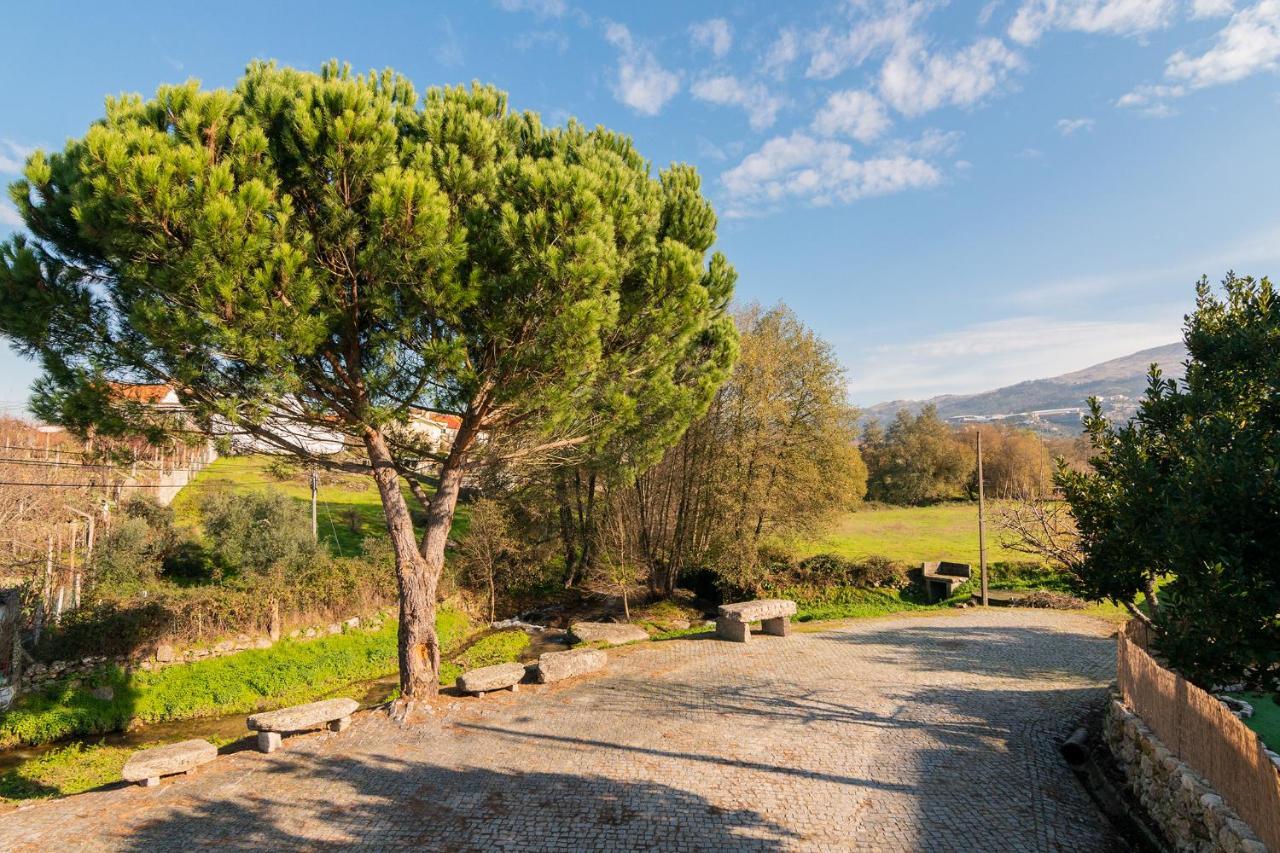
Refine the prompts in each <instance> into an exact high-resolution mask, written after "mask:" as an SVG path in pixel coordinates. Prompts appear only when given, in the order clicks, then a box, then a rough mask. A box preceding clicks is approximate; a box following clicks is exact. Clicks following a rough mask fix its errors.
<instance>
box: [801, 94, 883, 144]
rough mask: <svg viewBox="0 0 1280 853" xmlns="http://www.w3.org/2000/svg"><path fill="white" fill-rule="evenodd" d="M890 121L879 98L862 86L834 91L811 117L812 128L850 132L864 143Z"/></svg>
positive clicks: (826, 133)
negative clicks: (861, 87) (862, 88)
mask: <svg viewBox="0 0 1280 853" xmlns="http://www.w3.org/2000/svg"><path fill="white" fill-rule="evenodd" d="M892 125H893V119H891V118H889V114H888V111H887V110H886V109H885V107H884V104H883V103H881V102H880V99H879V98H877V97H876V96H875V95H873V94H871V93H870V92H867V91H864V90H861V89H850V90H848V91H844V92H833V93H832V94H831V96H830V97H828V98H827V103H826V104H825V105H824V106H823V107H822V109H820V110H819V111H818V114H817V116H815V117H814V119H813V129H814V130H815V131H816V132H818V133H820V134H822V135H823V136H851V137H853V138H854V139H856V140H858V141H859V142H863V143H867V142H872V141H874V140H876V139H878V138H879V137H880V136H883V135H884V133H885V131H887V130H888V129H889V128H890V127H891V126H892Z"/></svg>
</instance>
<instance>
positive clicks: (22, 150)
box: [0, 139, 36, 175]
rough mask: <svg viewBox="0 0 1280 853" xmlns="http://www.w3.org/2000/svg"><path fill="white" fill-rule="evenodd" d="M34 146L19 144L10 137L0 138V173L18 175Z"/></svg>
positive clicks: (33, 150)
mask: <svg viewBox="0 0 1280 853" xmlns="http://www.w3.org/2000/svg"><path fill="white" fill-rule="evenodd" d="M35 150H36V149H35V146H32V145H21V144H19V143H17V142H14V141H13V140H12V139H0V175H18V174H21V173H22V169H23V167H24V166H26V161H27V158H28V157H30V156H31V155H32V154H33V153H34V152H35Z"/></svg>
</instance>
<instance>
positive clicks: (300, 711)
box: [247, 699, 360, 732]
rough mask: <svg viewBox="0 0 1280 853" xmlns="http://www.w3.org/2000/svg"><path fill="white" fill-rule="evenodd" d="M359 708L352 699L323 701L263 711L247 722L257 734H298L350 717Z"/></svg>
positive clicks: (357, 703) (358, 704)
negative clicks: (304, 730)
mask: <svg viewBox="0 0 1280 853" xmlns="http://www.w3.org/2000/svg"><path fill="white" fill-rule="evenodd" d="M359 707H360V703H359V702H357V701H356V700H354V699H325V700H324V701H322V702H310V703H308V704H306V705H295V706H293V707H292V708H281V709H280V710H279V711H264V712H262V713H260V714H254V715H253V716H251V717H250V718H249V719H248V721H247V722H248V726H249V728H250V729H253V730H254V731H259V732H299V731H302V730H303V729H314V728H318V727H320V726H323V725H325V724H326V723H331V722H335V721H337V720H341V719H343V718H344V717H350V716H351V715H352V714H354V713H355V712H356V710H357V709H359Z"/></svg>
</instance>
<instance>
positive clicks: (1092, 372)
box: [865, 343, 1186, 433]
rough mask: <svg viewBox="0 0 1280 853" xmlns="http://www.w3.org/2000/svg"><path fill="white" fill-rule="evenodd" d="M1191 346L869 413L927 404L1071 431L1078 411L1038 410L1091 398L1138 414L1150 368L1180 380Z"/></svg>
mask: <svg viewBox="0 0 1280 853" xmlns="http://www.w3.org/2000/svg"><path fill="white" fill-rule="evenodd" d="M1185 358H1186V349H1185V348H1184V347H1183V345H1182V344H1181V343H1175V344H1166V345H1165V346H1160V347H1153V348H1152V349H1145V350H1142V351H1140V352H1135V353H1133V354H1131V355H1126V356H1121V357H1120V358H1114V359H1111V360H1110V361H1104V362H1102V363H1101V364H1095V365H1093V366H1092V367H1086V368H1084V369H1083V370H1076V371H1073V372H1071V373H1064V374H1062V375H1061V376H1054V377H1051V378H1049V379H1032V380H1028V381H1026V382H1019V383H1017V384H1016V385H1008V386H1006V387H1004V388H997V389H995V390H994V391H984V392H982V393H979V394H944V395H942V396H938V397H933V398H930V399H928V400H893V401H891V402H887V403H878V404H876V405H874V406H871V407H870V408H868V409H867V410H866V412H865V416H866V417H869V418H875V419H878V420H880V421H882V422H888V421H889V420H891V419H892V418H893V416H894V415H895V414H897V412H898V410H900V409H907V410H908V411H911V412H918V411H920V409H921V408H923V407H924V406H925V405H927V404H930V403H932V404H933V405H935V406H937V408H938V414H940V415H941V416H942V417H944V418H950V419H956V420H966V419H978V420H983V419H1000V420H1005V421H1012V422H1015V423H1025V424H1026V425H1028V426H1032V427H1034V428H1036V429H1040V430H1041V431H1043V432H1051V433H1061V432H1066V431H1070V430H1071V429H1072V428H1074V425H1075V424H1076V423H1078V421H1079V416H1078V414H1077V413H1075V412H1067V413H1062V414H1060V415H1045V414H1036V413H1038V412H1039V413H1042V412H1043V411H1044V410H1046V409H1078V408H1080V407H1083V406H1084V404H1085V400H1087V399H1088V398H1089V397H1099V398H1102V399H1103V410H1104V411H1105V412H1106V413H1107V414H1108V415H1109V416H1112V417H1119V418H1127V417H1130V416H1132V414H1133V410H1134V407H1135V405H1136V402H1137V400H1138V398H1140V397H1141V396H1142V393H1143V391H1144V390H1145V389H1146V387H1147V371H1148V369H1150V367H1151V365H1152V363H1155V364H1159V365H1160V368H1161V370H1163V371H1164V373H1165V375H1166V376H1169V377H1178V378H1180V377H1181V376H1182V373H1183V366H1182V362H1183V360H1184V359H1185Z"/></svg>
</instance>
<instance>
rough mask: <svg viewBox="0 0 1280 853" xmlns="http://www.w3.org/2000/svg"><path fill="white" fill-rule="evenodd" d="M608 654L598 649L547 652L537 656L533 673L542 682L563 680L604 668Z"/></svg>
mask: <svg viewBox="0 0 1280 853" xmlns="http://www.w3.org/2000/svg"><path fill="white" fill-rule="evenodd" d="M608 660H609V658H608V656H607V655H606V654H605V653H604V652H602V651H600V650H599V649H570V650H569V651H567V652H547V653H546V654H544V655H542V656H541V657H540V658H538V666H537V668H536V669H535V670H534V675H535V676H536V678H537V679H538V681H540V682H542V683H543V684H550V683H551V682H553V681H563V680H564V679H566V678H573V677H574V676H575V675H585V674H586V673H588V672H595V671H596V670H598V669H604V665H605V663H607V662H608Z"/></svg>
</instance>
